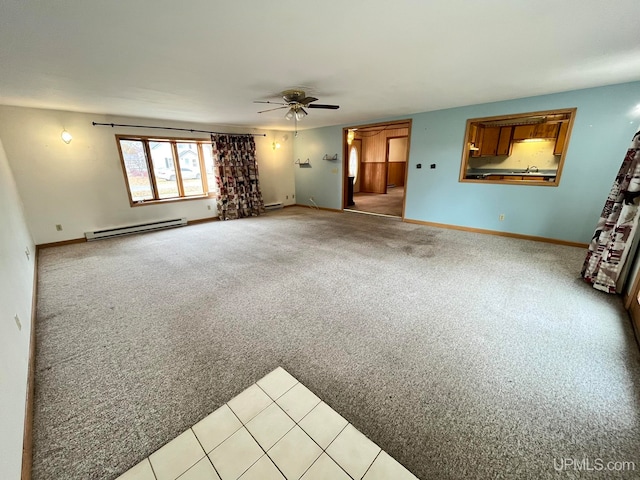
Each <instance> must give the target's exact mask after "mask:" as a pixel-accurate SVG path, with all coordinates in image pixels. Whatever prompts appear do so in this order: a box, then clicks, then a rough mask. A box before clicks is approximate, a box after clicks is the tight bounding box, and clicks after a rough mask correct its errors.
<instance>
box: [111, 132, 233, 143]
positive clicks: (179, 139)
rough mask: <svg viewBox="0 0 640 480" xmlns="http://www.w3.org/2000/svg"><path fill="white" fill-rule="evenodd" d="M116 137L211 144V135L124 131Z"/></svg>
mask: <svg viewBox="0 0 640 480" xmlns="http://www.w3.org/2000/svg"><path fill="white" fill-rule="evenodd" d="M225 135H235V134H233V133H229V134H225ZM116 138H117V139H118V140H119V139H122V140H157V141H159V142H162V141H175V142H180V143H183V142H187V143H197V142H199V143H208V144H211V137H209V138H192V137H165V136H164V135H155V136H151V135H134V134H132V133H130V134H124V133H116Z"/></svg>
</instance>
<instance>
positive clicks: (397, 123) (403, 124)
mask: <svg viewBox="0 0 640 480" xmlns="http://www.w3.org/2000/svg"><path fill="white" fill-rule="evenodd" d="M384 126H393V127H396V128H406V129H407V135H406V137H407V161H406V169H405V181H404V199H403V203H402V217H403V218H404V210H405V206H406V200H407V180H408V172H409V158H410V156H409V154H410V149H411V127H412V126H413V119H412V118H407V119H405V120H393V121H387V122H378V123H369V124H365V125H351V126H348V127H343V128H342V152H343V154H342V202H341V203H340V205H341V207H342V208H341V210H337V211H340V212H342V211H344V209H345V208H347V205H346V201H347V196H348V192H347V189H348V186H347V182H348V180H349V179H348V177H349V145H348V144H347V133H348V131H349V129H352V128H357V129H358V130H365V131H366V129H367V128H373V127H384ZM403 136H404V135H403ZM360 158H361V159H362V158H363V156H362V151H361V152H360ZM361 163H365V162H361ZM361 173H362V172H360V173H359V174H358V175H360V174H361ZM360 178H362V177H360Z"/></svg>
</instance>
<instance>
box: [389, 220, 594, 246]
mask: <svg viewBox="0 0 640 480" xmlns="http://www.w3.org/2000/svg"><path fill="white" fill-rule="evenodd" d="M402 221H404V222H407V223H414V224H416V225H426V226H428V227H437V228H447V229H450V230H461V231H464V232H473V233H484V234H486V235H497V236H499V237H510V238H519V239H521V240H533V241H534V242H545V243H553V244H556V245H564V246H567V247H579V248H587V247H588V246H589V244H588V243H581V242H572V241H569V240H560V239H557V238H548V237H537V236H535V235H524V234H522V233H511V232H500V231H498V230H487V229H484V228H474V227H464V226H461V225H450V224H447V223H436V222H425V221H422V220H414V219H411V218H403V219H402Z"/></svg>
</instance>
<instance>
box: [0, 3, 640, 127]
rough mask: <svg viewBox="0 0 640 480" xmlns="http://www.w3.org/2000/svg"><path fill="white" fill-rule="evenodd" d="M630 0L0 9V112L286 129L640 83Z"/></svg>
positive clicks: (637, 8)
mask: <svg viewBox="0 0 640 480" xmlns="http://www.w3.org/2000/svg"><path fill="white" fill-rule="evenodd" d="M638 19H640V1H638V0H611V1H609V2H601V1H593V0H562V1H558V0H553V1H551V0H536V1H525V0H501V1H499V0H483V1H474V0H466V1H464V0H432V1H419V0H395V1H393V2H390V1H382V0H367V1H357V0H351V1H348V0H346V1H345V0H341V1H338V0H323V1H321V2H317V1H311V0H277V1H273V2H268V1H260V0H255V1H249V0H244V1H242V0H236V1H232V0H223V1H220V0H183V1H177V0H128V1H125V0H111V1H100V0H64V1H63V0H0V104H8V105H21V106H29V107H41V108H52V109H60V110H71V111H80V112H92V113H108V114H119V115H130V116H137V117H150V118H162V119H172V120H184V121H192V122H205V123H211V124H216V125H244V126H254V127H265V128H279V129H291V128H292V127H293V125H292V124H291V123H290V122H288V121H286V120H285V119H284V118H283V115H284V113H285V111H276V112H269V113H263V114H258V113H256V112H257V111H258V110H262V109H263V108H264V106H263V105H258V104H254V103H252V102H253V100H266V99H272V100H274V99H275V100H277V94H278V92H280V91H282V90H284V89H287V88H291V87H303V88H304V89H305V90H306V92H307V94H311V95H314V96H316V97H318V98H319V99H320V101H319V103H335V104H339V105H340V109H339V110H335V111H334V110H312V111H310V112H309V116H308V117H306V118H305V119H304V120H303V121H302V122H301V123H300V124H299V128H310V127H318V126H325V125H336V124H356V123H362V122H367V121H370V120H374V119H379V118H385V117H392V116H402V115H406V114H409V113H414V112H423V111H429V110H436V109H441V108H447V107H454V106H461V105H470V104H476V103H484V102H488V101H495V100H505V99H511V98H519V97H526V96H532V95H539V94H545V93H551V92H559V91H565V90H573V89H578V88H585V87H592V86H599V85H606V84H613V83H622V82H627V81H633V80H640V27H639V23H638Z"/></svg>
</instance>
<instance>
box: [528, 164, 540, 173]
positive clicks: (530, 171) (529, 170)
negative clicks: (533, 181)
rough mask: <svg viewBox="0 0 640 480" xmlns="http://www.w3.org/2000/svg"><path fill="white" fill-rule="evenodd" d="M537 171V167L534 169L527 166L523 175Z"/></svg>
mask: <svg viewBox="0 0 640 480" xmlns="http://www.w3.org/2000/svg"><path fill="white" fill-rule="evenodd" d="M537 171H538V167H536V166H535V165H531V166H528V165H527V169H526V170H525V173H532V172H537Z"/></svg>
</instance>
